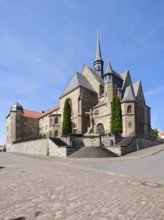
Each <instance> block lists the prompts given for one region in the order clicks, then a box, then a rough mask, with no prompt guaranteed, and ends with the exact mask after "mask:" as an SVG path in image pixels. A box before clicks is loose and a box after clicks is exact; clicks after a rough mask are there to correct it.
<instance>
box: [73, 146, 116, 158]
mask: <svg viewBox="0 0 164 220" xmlns="http://www.w3.org/2000/svg"><path fill="white" fill-rule="evenodd" d="M115 156H116V155H115V154H114V153H112V152H110V151H109V150H107V149H105V148H103V147H81V148H80V149H79V150H78V151H76V152H75V153H73V154H71V155H70V156H69V157H71V158H103V157H115Z"/></svg>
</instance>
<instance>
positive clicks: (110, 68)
mask: <svg viewBox="0 0 164 220" xmlns="http://www.w3.org/2000/svg"><path fill="white" fill-rule="evenodd" d="M106 73H113V70H112V67H111V64H110V61H109V59H108V64H107V68H106Z"/></svg>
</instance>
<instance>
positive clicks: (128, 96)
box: [121, 86, 136, 102]
mask: <svg viewBox="0 0 164 220" xmlns="http://www.w3.org/2000/svg"><path fill="white" fill-rule="evenodd" d="M135 100H136V99H135V96H134V91H133V88H132V86H128V87H126V89H125V92H124V96H123V98H122V100H121V102H126V101H135Z"/></svg>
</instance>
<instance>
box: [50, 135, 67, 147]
mask: <svg viewBox="0 0 164 220" xmlns="http://www.w3.org/2000/svg"><path fill="white" fill-rule="evenodd" d="M50 140H51V141H53V142H54V143H55V144H56V145H57V146H58V147H61V146H62V147H64V146H65V147H67V146H68V145H67V144H66V143H65V142H64V141H63V140H61V139H60V138H51V137H50Z"/></svg>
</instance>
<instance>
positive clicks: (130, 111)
mask: <svg viewBox="0 0 164 220" xmlns="http://www.w3.org/2000/svg"><path fill="white" fill-rule="evenodd" d="M127 113H132V106H131V105H129V106H128V107H127Z"/></svg>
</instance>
